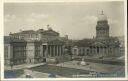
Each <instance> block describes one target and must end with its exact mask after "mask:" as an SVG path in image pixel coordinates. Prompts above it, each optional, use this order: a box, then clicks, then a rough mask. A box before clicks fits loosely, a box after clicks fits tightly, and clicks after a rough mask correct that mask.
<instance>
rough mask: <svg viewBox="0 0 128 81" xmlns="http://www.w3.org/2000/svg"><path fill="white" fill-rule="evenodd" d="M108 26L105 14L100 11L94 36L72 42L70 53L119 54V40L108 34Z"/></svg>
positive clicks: (95, 55) (104, 55) (97, 55)
mask: <svg viewBox="0 0 128 81" xmlns="http://www.w3.org/2000/svg"><path fill="white" fill-rule="evenodd" d="M109 29H110V26H109V24H108V19H107V17H106V15H105V14H104V13H103V12H102V13H101V14H100V15H99V17H98V21H97V25H96V37H95V38H93V39H83V40H79V41H77V42H75V43H74V45H73V48H72V53H73V54H74V55H85V56H94V57H115V56H120V42H119V39H118V38H117V37H111V36H110V35H109Z"/></svg>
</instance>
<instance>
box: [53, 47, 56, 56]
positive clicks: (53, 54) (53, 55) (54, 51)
mask: <svg viewBox="0 0 128 81" xmlns="http://www.w3.org/2000/svg"><path fill="white" fill-rule="evenodd" d="M55 54H56V53H55V45H54V46H53V56H56V55H55Z"/></svg>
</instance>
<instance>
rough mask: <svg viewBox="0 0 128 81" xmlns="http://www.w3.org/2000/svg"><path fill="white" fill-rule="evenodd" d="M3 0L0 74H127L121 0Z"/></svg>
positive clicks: (59, 75) (93, 76)
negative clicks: (53, 0)
mask: <svg viewBox="0 0 128 81" xmlns="http://www.w3.org/2000/svg"><path fill="white" fill-rule="evenodd" d="M3 5H4V6H3V12H4V14H3V16H4V17H3V18H4V21H3V23H4V36H3V39H4V45H3V46H4V47H3V48H4V53H3V54H4V55H3V56H4V64H3V65H4V68H3V69H4V79H18V78H20V79H24V78H25V79H28V78H29V79H33V78H44V79H45V78H51V79H52V78H125V77H126V76H127V75H126V64H125V63H126V58H127V57H126V55H125V54H126V53H125V48H126V45H125V44H126V43H125V42H126V41H125V37H126V36H127V35H125V32H126V31H125V23H124V22H125V14H124V13H125V12H124V1H99V2H98V1H95V2H94V1H93V2H29V3H27V2H23V3H22V2H21V3H18V2H15V3H13V2H5V3H4V4H3Z"/></svg>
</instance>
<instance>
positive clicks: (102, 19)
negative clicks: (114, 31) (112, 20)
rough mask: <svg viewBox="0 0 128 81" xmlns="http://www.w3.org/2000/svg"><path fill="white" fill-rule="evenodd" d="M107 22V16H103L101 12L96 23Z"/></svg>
mask: <svg viewBox="0 0 128 81" xmlns="http://www.w3.org/2000/svg"><path fill="white" fill-rule="evenodd" d="M105 20H106V21H107V16H106V15H104V13H103V11H102V14H100V15H99V17H98V21H105Z"/></svg>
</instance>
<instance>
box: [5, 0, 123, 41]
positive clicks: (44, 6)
mask: <svg viewBox="0 0 128 81" xmlns="http://www.w3.org/2000/svg"><path fill="white" fill-rule="evenodd" d="M102 10H103V11H104V14H105V15H106V16H107V17H108V22H109V25H110V35H111V36H122V35H123V33H124V32H123V31H124V28H123V27H124V24H123V23H124V8H123V2H119V1H118V2H81V3H5V4H4V35H8V34H9V33H10V32H13V33H14V32H18V31H19V30H20V29H21V30H31V29H33V30H38V29H41V28H43V29H47V27H46V25H47V24H49V25H50V26H51V27H52V29H53V30H55V31H57V32H59V33H60V35H61V36H64V35H69V38H71V39H82V38H92V37H93V36H95V35H96V29H95V28H96V23H97V19H98V18H97V17H98V15H99V14H101V11H102Z"/></svg>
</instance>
